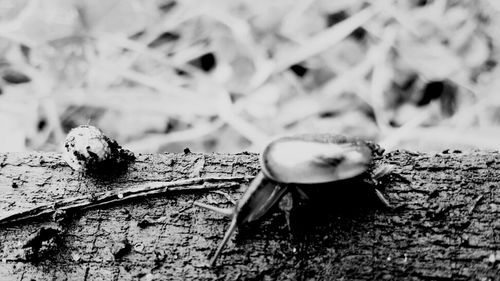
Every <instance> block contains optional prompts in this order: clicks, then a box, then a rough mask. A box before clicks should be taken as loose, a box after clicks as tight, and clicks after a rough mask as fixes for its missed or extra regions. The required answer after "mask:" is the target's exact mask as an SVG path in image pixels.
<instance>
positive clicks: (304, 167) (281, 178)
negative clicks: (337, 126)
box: [261, 134, 372, 184]
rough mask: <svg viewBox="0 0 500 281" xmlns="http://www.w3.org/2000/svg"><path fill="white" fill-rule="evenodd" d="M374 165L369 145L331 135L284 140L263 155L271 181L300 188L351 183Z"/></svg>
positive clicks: (270, 147) (270, 145) (265, 168)
mask: <svg viewBox="0 0 500 281" xmlns="http://www.w3.org/2000/svg"><path fill="white" fill-rule="evenodd" d="M371 161H372V148H371V147H370V146H369V145H368V144H367V143H366V142H363V141H355V140H351V139H348V138H346V137H343V136H336V135H330V134H312V135H300V136H294V137H284V138H280V139H277V140H275V141H273V142H271V143H270V144H269V145H268V146H267V147H266V148H265V149H264V152H263V153H262V154H261V166H262V171H263V172H264V174H265V175H266V176H267V177H269V178H270V179H273V180H275V181H277V182H281V183H296V184H318V183H326V182H333V181H338V180H344V179H349V178H352V177H355V176H358V175H360V174H362V173H363V172H365V171H366V170H367V169H368V166H369V165H370V163H371Z"/></svg>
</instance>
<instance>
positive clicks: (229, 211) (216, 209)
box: [193, 202, 234, 217]
mask: <svg viewBox="0 0 500 281" xmlns="http://www.w3.org/2000/svg"><path fill="white" fill-rule="evenodd" d="M193 204H194V205H196V206H198V207H201V208H204V209H207V210H210V211H214V212H216V213H219V214H222V215H225V216H228V217H229V216H232V215H233V212H234V211H233V208H219V207H215V206H212V205H208V204H205V203H201V202H194V203H193Z"/></svg>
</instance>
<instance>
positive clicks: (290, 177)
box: [195, 134, 390, 266]
mask: <svg viewBox="0 0 500 281" xmlns="http://www.w3.org/2000/svg"><path fill="white" fill-rule="evenodd" d="M382 153H383V150H382V149H381V148H380V147H379V146H378V145H376V144H373V143H370V142H365V141H360V140H353V139H350V138H347V137H344V136H338V135H331V134H306V135H299V136H292V137H282V138H279V139H276V140H274V141H272V142H270V143H269V144H268V145H267V146H266V147H265V149H264V151H263V152H262V153H261V155H260V165H261V171H260V172H259V173H258V174H257V176H256V177H255V178H254V179H253V180H252V182H251V183H250V185H249V187H248V188H247V190H246V191H245V192H244V194H243V196H242V197H241V198H240V200H239V201H238V202H237V203H236V205H235V206H234V207H233V208H218V207H215V206H212V205H207V204H203V203H201V202H195V205H197V206H199V207H202V208H205V209H209V210H212V211H216V212H218V213H221V214H224V215H227V216H230V217H231V224H230V225H229V228H228V229H227V231H226V233H225V235H224V238H223V239H222V242H220V244H219V246H218V248H217V250H216V252H215V254H214V255H213V257H212V259H211V260H210V265H211V266H213V265H215V263H216V261H217V258H218V257H219V256H220V254H221V252H222V250H223V248H224V246H225V245H226V244H227V242H228V241H229V238H230V237H231V235H232V234H233V232H234V231H235V230H236V227H238V226H239V225H242V224H245V223H248V222H252V221H255V220H258V219H259V218H261V217H262V216H263V215H265V214H266V213H267V212H268V211H269V210H270V209H271V208H272V207H273V206H274V205H276V204H277V203H278V202H279V201H280V199H281V198H282V197H283V195H284V194H286V193H287V192H288V191H289V190H290V189H291V188H298V189H302V186H303V185H311V184H322V183H330V182H336V181H340V180H345V179H350V178H353V177H356V176H359V175H361V174H363V173H364V172H366V171H367V170H368V168H369V166H370V164H371V162H372V159H373V155H376V154H378V155H380V154H382ZM388 172H389V169H386V168H383V169H380V170H379V171H378V172H376V174H375V175H374V177H379V176H381V175H384V174H387V173H388ZM375 192H376V195H377V196H378V198H379V199H380V201H381V202H382V204H383V205H385V206H387V207H389V206H390V205H389V203H388V202H387V200H386V199H385V198H384V197H383V195H382V193H380V191H378V190H376V189H375Z"/></svg>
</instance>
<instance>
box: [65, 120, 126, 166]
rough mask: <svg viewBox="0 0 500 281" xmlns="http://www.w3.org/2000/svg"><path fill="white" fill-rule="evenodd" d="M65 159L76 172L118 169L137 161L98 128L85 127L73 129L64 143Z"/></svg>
mask: <svg viewBox="0 0 500 281" xmlns="http://www.w3.org/2000/svg"><path fill="white" fill-rule="evenodd" d="M64 147H65V151H64V153H63V159H64V160H65V161H66V163H68V165H69V166H71V168H73V169H74V170H76V171H82V172H84V171H93V172H96V171H99V170H104V169H106V168H117V167H118V166H122V165H123V164H126V163H128V162H130V161H133V160H134V159H135V157H134V154H133V153H132V152H130V151H128V150H125V149H123V148H121V146H120V145H118V143H117V142H116V141H115V140H113V139H110V138H108V137H107V136H106V135H104V134H103V133H102V131H101V130H99V129H98V128H96V127H93V126H89V125H83V126H79V127H77V128H74V129H72V130H71V131H70V132H69V133H68V135H67V137H66V140H65V142H64Z"/></svg>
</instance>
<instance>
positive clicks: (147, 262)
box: [0, 151, 500, 281]
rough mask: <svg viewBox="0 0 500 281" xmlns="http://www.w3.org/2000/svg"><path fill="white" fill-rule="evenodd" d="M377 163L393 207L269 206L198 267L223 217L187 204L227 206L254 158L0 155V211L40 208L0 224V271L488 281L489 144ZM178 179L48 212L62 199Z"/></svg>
mask: <svg viewBox="0 0 500 281" xmlns="http://www.w3.org/2000/svg"><path fill="white" fill-rule="evenodd" d="M383 164H391V165H394V166H395V170H394V172H395V174H396V175H398V176H394V177H390V178H389V179H388V180H387V181H384V184H383V185H384V186H383V193H384V194H385V195H386V196H387V198H388V199H389V201H390V202H391V203H392V204H394V205H401V204H404V205H403V206H404V207H402V208H399V209H398V210H396V211H388V210H384V209H381V208H379V207H378V206H377V205H376V204H372V203H371V202H372V198H371V197H370V195H367V194H369V193H366V194H365V191H364V190H363V189H359V188H358V187H355V186H332V187H331V188H330V189H329V190H327V191H325V193H323V192H321V193H320V194H321V196H319V197H322V198H323V199H322V200H318V201H316V199H315V200H313V199H314V198H312V199H310V201H312V202H305V203H304V204H302V205H303V206H305V207H300V206H302V205H300V206H299V207H300V208H299V211H297V213H298V215H296V218H294V221H296V223H295V224H292V232H290V230H289V229H288V225H287V223H286V220H285V216H284V215H283V213H281V212H280V211H279V210H276V211H275V212H273V213H272V214H270V215H268V216H266V217H264V218H263V219H262V221H260V222H258V223H255V224H252V225H250V226H244V227H242V228H240V230H239V231H238V234H237V235H236V236H235V237H233V238H232V239H231V241H230V243H229V244H228V246H227V247H226V249H225V250H224V252H223V254H222V256H221V258H220V260H219V261H218V265H217V266H215V267H214V268H211V267H209V266H208V259H209V257H210V256H211V254H213V252H214V250H215V248H216V247H217V245H218V243H219V242H220V239H221V238H222V236H223V235H224V232H225V229H226V227H227V226H228V223H229V218H227V217H223V216H221V215H219V214H216V213H213V212H210V211H207V210H204V209H200V208H196V207H194V206H193V202H194V201H201V202H204V203H209V204H218V205H219V206H229V205H230V204H231V202H230V201H231V200H237V199H238V198H239V196H241V193H242V191H243V190H244V188H245V185H246V184H248V179H249V178H251V177H252V176H254V175H255V174H256V173H257V172H258V170H259V164H258V157H257V155H255V154H249V153H240V154H233V155H228V154H195V153H186V154H160V155H140V156H138V158H137V161H136V163H135V164H133V165H132V166H131V167H129V170H128V171H127V172H126V173H123V174H121V175H109V176H101V177H98V178H96V177H91V176H88V175H83V174H80V173H77V172H74V171H73V170H71V168H70V167H69V166H67V165H66V164H65V163H64V161H62V159H61V156H60V155H59V154H53V153H21V154H19V153H7V154H1V155H0V218H1V217H4V218H5V217H8V216H9V215H12V214H17V213H20V212H22V211H26V210H31V209H33V208H35V207H39V208H40V206H42V207H43V208H42V209H43V210H44V211H45V213H44V214H45V215H43V216H35V217H33V218H29V219H24V220H20V221H17V222H11V223H7V224H5V223H4V224H1V225H0V237H1V238H0V280H85V281H86V280H216V279H217V280H219V279H222V280H250V279H258V280H275V279H276V280H305V279H307V280H353V279H356V280H500V188H499V186H498V185H499V183H498V182H499V178H500V154H499V153H497V152H473V153H468V154H465V153H460V152H458V151H455V152H443V153H439V154H435V155H430V154H421V153H411V152H405V151H396V152H392V153H389V154H387V155H386V156H384V158H383V159H381V160H378V161H377V165H383ZM190 179H197V180H194V181H191V180H190ZM204 179H206V180H204ZM179 180H187V181H186V182H187V183H186V184H184V185H180V186H179V185H177V188H171V189H170V190H169V188H168V186H167V188H164V189H162V191H161V192H157V193H155V194H147V195H144V196H142V195H141V196H137V197H135V198H131V199H129V200H126V201H123V200H116V201H112V202H108V203H106V204H100V205H97V206H93V207H92V206H91V207H90V208H85V209H81V208H68V209H67V210H66V211H68V212H69V213H67V214H61V213H60V212H59V211H60V208H61V206H62V205H61V204H60V202H61V201H65V200H66V201H71V200H75V198H80V199H78V200H84V201H85V200H86V201H85V202H87V203H88V202H96V201H95V198H97V197H99V196H101V197H99V198H102V196H104V195H111V196H115V195H116V196H115V197H113V199H120V198H123V196H128V194H129V193H126V192H125V191H127V192H129V191H130V190H137V189H141V188H144V187H147V186H149V187H151V186H155V187H158V186H161V185H163V182H170V181H176V182H177V183H178V181H179ZM159 182H161V183H159ZM174 186H175V184H174ZM367 190H368V189H367ZM106 192H107V193H106ZM119 194H122V196H119ZM92 200H94V201H92ZM57 202H59V203H58V204H55V203H57ZM71 202H73V201H71ZM78 202H80V203H81V201H78ZM51 204H54V207H53V208H52V210H51V208H50V206H51ZM310 206H313V207H310ZM30 214H31V213H30Z"/></svg>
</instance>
